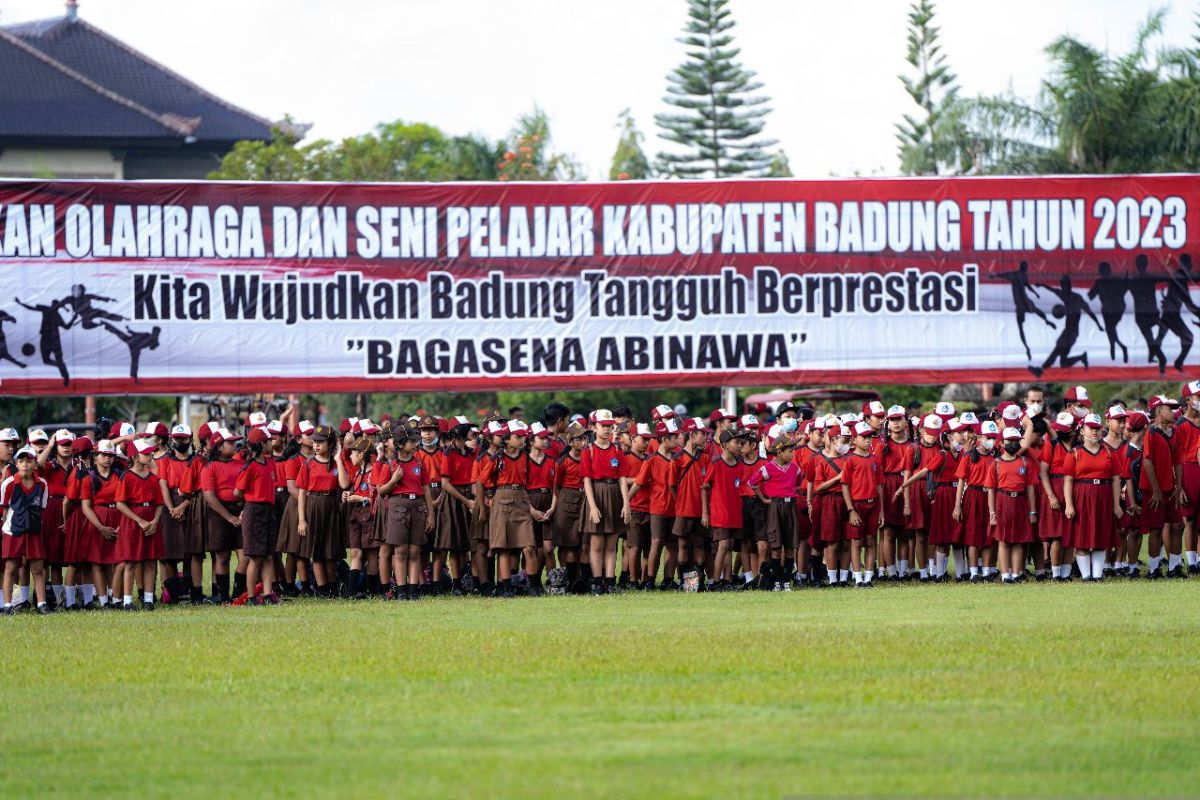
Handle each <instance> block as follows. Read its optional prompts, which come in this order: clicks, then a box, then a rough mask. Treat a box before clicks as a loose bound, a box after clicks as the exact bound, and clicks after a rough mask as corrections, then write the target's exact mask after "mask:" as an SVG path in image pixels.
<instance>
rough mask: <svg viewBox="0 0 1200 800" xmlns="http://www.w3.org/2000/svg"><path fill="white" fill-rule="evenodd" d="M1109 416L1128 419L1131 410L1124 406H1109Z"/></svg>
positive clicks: (1110, 417)
mask: <svg viewBox="0 0 1200 800" xmlns="http://www.w3.org/2000/svg"><path fill="white" fill-rule="evenodd" d="M1107 416H1108V418H1109V419H1126V418H1128V417H1129V412H1128V411H1126V410H1125V407H1124V406H1120V405H1116V406H1109V407H1108V414H1107Z"/></svg>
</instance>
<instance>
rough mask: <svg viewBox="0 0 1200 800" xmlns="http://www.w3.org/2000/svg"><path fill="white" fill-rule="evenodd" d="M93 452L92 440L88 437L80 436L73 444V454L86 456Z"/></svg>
mask: <svg viewBox="0 0 1200 800" xmlns="http://www.w3.org/2000/svg"><path fill="white" fill-rule="evenodd" d="M90 452H92V440H91V439H89V438H88V437H86V436H80V437H79V438H78V439H76V440H75V441H73V442H71V454H72V455H76V456H81V455H84V454H85V453H90Z"/></svg>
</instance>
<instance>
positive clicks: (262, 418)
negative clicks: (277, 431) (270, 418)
mask: <svg viewBox="0 0 1200 800" xmlns="http://www.w3.org/2000/svg"><path fill="white" fill-rule="evenodd" d="M266 425H267V415H266V414H264V413H263V412H261V411H255V412H254V413H253V414H251V415H250V416H248V417H246V427H247V428H263V427H266Z"/></svg>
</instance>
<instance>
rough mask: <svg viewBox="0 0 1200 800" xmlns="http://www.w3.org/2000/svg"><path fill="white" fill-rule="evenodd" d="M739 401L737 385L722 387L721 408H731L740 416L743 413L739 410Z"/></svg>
mask: <svg viewBox="0 0 1200 800" xmlns="http://www.w3.org/2000/svg"><path fill="white" fill-rule="evenodd" d="M737 401H738V397H737V387H736V386H722V387H721V408H726V409H729V410H730V411H732V412H733V413H734V414H737V415H738V416H739V417H740V416H741V415H742V413H741V412H740V411H739V410H738V404H737Z"/></svg>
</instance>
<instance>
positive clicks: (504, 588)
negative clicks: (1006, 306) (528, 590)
mask: <svg viewBox="0 0 1200 800" xmlns="http://www.w3.org/2000/svg"><path fill="white" fill-rule="evenodd" d="M496 596H497V597H502V598H504V599H505V600H509V599H511V598H514V597H516V596H517V593H516V592H514V591H513V587H512V584H511V583H508V582H507V581H506V582H505V583H503V584H501V586H500V590H499V591H498V592H496Z"/></svg>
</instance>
